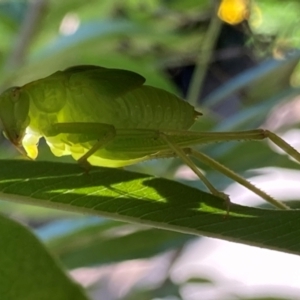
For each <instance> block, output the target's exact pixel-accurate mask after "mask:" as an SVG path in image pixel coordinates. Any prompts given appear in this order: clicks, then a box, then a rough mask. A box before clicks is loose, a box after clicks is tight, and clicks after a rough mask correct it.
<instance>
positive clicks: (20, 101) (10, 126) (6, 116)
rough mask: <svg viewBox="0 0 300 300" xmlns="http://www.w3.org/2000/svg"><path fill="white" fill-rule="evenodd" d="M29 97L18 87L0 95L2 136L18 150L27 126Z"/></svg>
mask: <svg viewBox="0 0 300 300" xmlns="http://www.w3.org/2000/svg"><path fill="white" fill-rule="evenodd" d="M28 112H29V97H28V95H27V93H26V92H24V91H23V90H22V89H21V88H19V87H12V88H9V89H7V90H6V91H4V92H3V93H2V95H0V121H1V122H2V125H3V128H4V130H3V134H4V136H5V137H6V138H7V139H8V140H9V141H11V142H12V143H13V144H14V145H15V146H16V147H17V148H20V146H21V142H22V139H23V137H24V134H25V130H26V127H27V126H28V125H29V116H28Z"/></svg>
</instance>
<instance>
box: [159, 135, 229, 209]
mask: <svg viewBox="0 0 300 300" xmlns="http://www.w3.org/2000/svg"><path fill="white" fill-rule="evenodd" d="M160 138H161V139H162V140H164V141H165V142H166V144H167V145H168V146H169V147H170V149H171V150H172V151H174V153H175V154H176V156H178V157H180V158H181V159H182V160H183V161H184V163H186V165H187V166H188V167H190V168H191V170H192V171H193V172H194V173H195V174H196V175H197V176H198V177H199V179H200V180H201V181H202V182H203V183H204V184H205V185H206V187H207V188H208V190H209V191H210V192H211V193H212V194H213V195H215V196H217V197H219V198H222V199H223V200H225V202H226V204H227V206H228V205H229V203H230V199H229V196H228V195H227V194H225V193H223V192H220V191H218V190H217V189H216V188H215V187H214V186H213V185H212V183H211V182H210V181H209V180H208V179H207V178H206V177H205V176H204V174H203V173H202V172H201V171H200V170H199V169H198V168H197V166H196V165H195V163H194V162H193V161H192V160H191V159H190V158H189V157H188V155H187V154H186V151H185V150H184V149H182V148H181V147H179V146H178V145H176V144H175V143H173V142H172V140H171V139H170V138H169V137H168V136H167V135H166V134H164V133H163V132H161V133H160Z"/></svg>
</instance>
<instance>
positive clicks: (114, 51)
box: [0, 0, 300, 300]
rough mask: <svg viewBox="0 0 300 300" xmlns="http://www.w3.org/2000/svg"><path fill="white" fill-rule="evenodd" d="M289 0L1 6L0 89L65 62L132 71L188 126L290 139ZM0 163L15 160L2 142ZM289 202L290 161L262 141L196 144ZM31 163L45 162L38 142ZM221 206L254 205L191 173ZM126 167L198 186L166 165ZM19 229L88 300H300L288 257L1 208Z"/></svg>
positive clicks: (294, 123) (293, 35) (54, 1)
mask: <svg viewBox="0 0 300 300" xmlns="http://www.w3.org/2000/svg"><path fill="white" fill-rule="evenodd" d="M299 11H300V1H296V0H295V1H292V0H285V1H276V0H256V1H254V0H252V1H251V0H223V1H212V0H184V1H182V0H102V1H100V0H89V1H85V0H64V1H59V0H32V1H25V0H24V1H17V0H15V1H13V0H10V1H9V0H7V1H5V0H0V36H1V39H0V89H1V91H3V90H4V89H5V88H7V87H10V86H14V85H22V84H25V83H27V82H29V81H32V80H35V79H39V78H41V77H44V76H47V75H49V74H51V73H53V72H55V71H57V70H59V69H60V70H62V69H65V68H67V67H69V66H72V65H80V64H92V65H101V66H104V67H111V68H121V69H129V70H133V71H136V72H138V73H140V74H141V75H143V76H144V77H145V78H146V79H147V84H150V85H153V86H156V87H160V88H163V89H166V90H168V91H170V92H173V93H176V94H177V95H179V96H181V97H182V98H184V99H185V100H186V101H189V102H190V103H191V104H193V105H194V106H196V107H197V109H198V110H200V111H202V112H203V114H204V116H203V117H201V118H200V119H199V121H198V122H197V123H196V124H195V126H194V128H193V130H201V131H228V130H243V129H245V130H246V129H255V128H258V127H263V128H267V129H269V130H272V131H275V132H276V133H278V134H279V135H280V136H282V137H284V138H285V139H286V140H287V141H288V142H289V143H291V144H292V145H293V146H294V147H295V148H297V149H300V143H299V136H300V132H299V125H300V124H299V117H300V101H299V96H298V94H299V79H300V69H299V67H297V64H298V60H299V58H300V55H299V52H298V49H299V48H300V15H299ZM0 143H1V147H0V158H1V159H6V158H20V157H19V156H20V155H19V153H18V152H16V151H15V149H14V148H13V147H12V146H11V145H10V144H9V143H8V142H7V141H6V140H5V139H4V137H2V136H1V138H0ZM201 151H203V152H205V153H207V154H209V155H210V156H212V157H213V158H215V159H217V160H218V161H220V162H221V163H223V164H225V165H226V166H228V167H230V168H231V169H233V170H235V171H236V172H238V173H239V174H241V175H243V176H245V177H246V178H249V179H251V181H252V182H253V183H255V184H257V185H258V186H260V187H262V188H263V189H264V190H265V191H267V192H268V193H270V194H272V195H273V196H274V197H277V198H278V199H280V200H285V201H289V205H291V206H293V207H298V206H299V203H298V202H297V201H296V199H299V193H300V185H299V180H300V173H299V166H298V165H297V164H295V163H294V162H292V161H291V160H290V159H289V158H288V157H287V156H286V155H284V154H283V153H281V152H280V151H279V150H278V149H276V147H274V146H271V145H269V144H268V143H266V142H260V143H258V142H246V143H235V142H230V143H224V144H215V145H207V146H202V147H201ZM38 159H40V160H59V161H68V162H72V163H73V161H72V160H71V159H70V158H68V157H66V158H55V157H54V156H53V155H52V154H51V153H50V151H49V150H48V148H47V147H46V145H44V144H43V143H41V145H40V155H39V158H38ZM200 167H201V168H202V170H203V171H204V172H205V174H206V176H207V177H208V178H209V179H210V180H211V181H212V182H213V183H214V185H215V186H216V187H217V188H218V189H221V190H225V191H226V193H228V194H230V195H231V199H232V201H233V202H236V203H241V204H246V205H251V206H254V205H263V204H264V203H263V201H262V200H261V199H259V198H258V197H257V196H255V195H253V194H252V193H250V192H249V191H247V190H245V189H244V188H241V187H240V186H238V185H236V184H234V183H232V182H231V181H230V180H229V179H227V178H224V177H223V176H222V175H220V174H219V173H217V172H216V171H214V170H210V169H207V168H206V167H205V166H200ZM128 169H129V170H133V171H137V172H144V173H148V174H154V175H156V176H161V177H165V178H169V179H176V180H178V181H181V182H183V183H185V184H188V185H191V186H194V187H197V188H199V189H205V187H204V186H203V185H202V184H201V183H200V182H199V180H198V179H197V178H195V176H194V175H193V173H191V171H189V169H188V168H187V167H185V166H184V165H182V163H181V162H180V161H179V160H176V159H170V160H168V159H164V160H161V161H159V162H157V161H151V162H146V163H142V164H139V165H136V166H132V167H130V168H128ZM0 207H1V208H0V210H1V212H4V213H6V214H8V215H10V216H12V217H13V218H15V219H17V220H20V221H21V222H23V223H25V224H28V225H29V226H31V227H32V229H33V230H34V231H35V232H36V234H37V235H38V236H39V237H40V238H41V239H42V240H43V241H44V242H45V244H46V245H47V247H48V248H49V249H50V251H51V252H52V253H53V254H54V255H55V256H56V257H57V258H58V259H59V260H61V262H62V263H63V265H64V266H65V268H66V269H67V270H69V271H70V273H71V275H72V276H73V277H74V278H75V280H77V281H78V282H79V283H80V284H81V285H83V286H84V287H85V288H87V289H88V291H89V295H90V296H91V298H92V299H106V300H117V299H126V300H135V299H139V300H143V299H145V300H148V299H155V300H157V299H164V300H177V299H183V300H194V299H204V300H210V299H212V300H215V299H248V300H250V299H257V300H258V299H300V296H299V295H300V271H299V270H300V259H299V257H297V256H294V255H289V254H284V253H279V252H276V251H270V250H264V249H259V248H254V247H250V246H244V245H238V244H234V243H229V242H222V241H218V240H214V239H208V238H202V237H196V236H188V235H183V234H179V233H174V232H167V231H163V230H156V229H152V228H145V227H142V226H137V225H132V224H124V223H121V222H116V221H113V220H107V219H104V218H103V219H101V218H95V217H86V216H85V217H83V216H81V215H75V214H70V213H66V212H60V211H55V210H50V209H47V210H46V209H41V208H37V207H31V206H25V205H17V204H12V203H8V202H1V206H0Z"/></svg>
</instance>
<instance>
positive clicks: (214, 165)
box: [187, 149, 290, 209]
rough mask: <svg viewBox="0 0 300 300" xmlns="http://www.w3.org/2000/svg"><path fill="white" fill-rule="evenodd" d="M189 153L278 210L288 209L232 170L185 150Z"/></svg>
mask: <svg viewBox="0 0 300 300" xmlns="http://www.w3.org/2000/svg"><path fill="white" fill-rule="evenodd" d="M187 150H188V151H189V152H190V155H191V156H193V157H195V158H197V159H198V160H199V161H201V162H202V163H204V164H206V165H208V166H210V167H211V168H212V169H215V170H218V171H219V172H220V173H223V174H224V175H225V176H227V177H229V178H231V179H232V180H234V181H236V182H238V183H239V184H241V185H243V186H244V187H246V188H247V189H249V190H250V191H252V192H253V193H255V194H256V195H258V196H260V197H261V198H263V199H265V200H266V201H267V202H269V203H270V204H272V205H274V206H276V207H277V208H280V209H290V208H289V207H288V206H287V205H285V204H284V203H282V202H280V201H278V200H275V199H274V198H273V197H271V196H270V195H268V194H267V193H265V192H264V191H262V190H260V189H259V188H257V187H256V186H255V185H253V184H252V183H251V182H249V181H248V180H246V179H245V178H243V177H241V176H240V175H238V174H237V173H235V172H233V171H232V170H230V169H228V168H227V167H225V166H224V165H222V164H220V163H219V162H217V161H216V160H214V159H212V158H211V157H209V156H207V155H205V154H204V153H201V152H198V151H195V150H193V149H187Z"/></svg>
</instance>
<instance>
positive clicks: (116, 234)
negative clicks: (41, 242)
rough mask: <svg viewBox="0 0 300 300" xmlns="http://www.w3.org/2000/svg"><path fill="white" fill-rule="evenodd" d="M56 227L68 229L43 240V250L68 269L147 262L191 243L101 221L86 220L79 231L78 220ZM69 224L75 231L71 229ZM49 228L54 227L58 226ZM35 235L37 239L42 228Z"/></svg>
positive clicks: (175, 235)
mask: <svg viewBox="0 0 300 300" xmlns="http://www.w3.org/2000/svg"><path fill="white" fill-rule="evenodd" d="M59 223H61V226H60V227H64V228H65V227H67V228H68V227H71V228H70V230H68V231H67V232H65V233H63V234H58V235H56V236H54V237H52V238H50V239H48V241H47V240H46V241H47V246H48V247H49V248H50V250H51V252H53V253H55V255H56V256H58V257H59V259H60V260H61V261H62V262H63V263H64V265H65V266H67V267H68V268H70V269H73V268H78V267H82V266H87V265H99V264H107V263H114V262H120V261H124V260H129V259H138V258H148V257H152V256H154V255H157V254H159V253H161V252H164V251H167V250H170V249H174V248H175V247H180V246H182V245H184V244H185V243H186V242H187V241H189V240H192V239H193V236H190V235H186V234H181V233H177V232H172V231H166V230H158V229H152V228H148V227H144V226H143V227H139V226H132V225H124V224H123V223H118V222H112V221H110V222H107V221H106V222H104V221H103V220H101V219H99V221H98V222H95V220H94V219H92V220H91V219H88V220H86V222H84V223H85V226H84V224H83V226H80V227H78V220H69V221H68V222H66V221H61V222H59ZM72 223H73V227H75V228H72ZM53 225H54V227H57V225H58V224H57V222H56V223H55V224H53ZM50 226H51V225H50ZM47 228H49V226H47V227H46V228H45V229H47ZM44 231H45V230H44ZM38 232H39V234H40V235H41V234H42V232H43V228H42V229H40V230H39V231H38ZM120 245H122V247H120Z"/></svg>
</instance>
